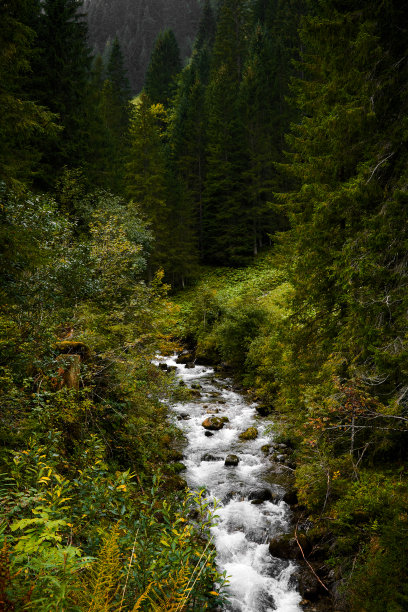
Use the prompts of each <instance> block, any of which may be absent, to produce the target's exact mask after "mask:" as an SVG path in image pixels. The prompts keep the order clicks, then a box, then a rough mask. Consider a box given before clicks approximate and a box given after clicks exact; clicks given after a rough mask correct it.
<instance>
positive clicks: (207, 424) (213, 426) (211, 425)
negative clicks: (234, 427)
mask: <svg viewBox="0 0 408 612" xmlns="http://www.w3.org/2000/svg"><path fill="white" fill-rule="evenodd" d="M201 424H202V426H203V427H204V429H209V430H210V431H218V430H219V429H222V428H223V427H224V421H223V420H222V419H220V418H219V417H216V416H211V417H208V419H205V420H204V421H203V422H202V423H201Z"/></svg>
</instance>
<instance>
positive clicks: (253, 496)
mask: <svg viewBox="0 0 408 612" xmlns="http://www.w3.org/2000/svg"><path fill="white" fill-rule="evenodd" d="M248 499H249V500H250V501H252V500H254V501H256V502H257V503H260V504H261V503H262V502H264V501H273V499H274V495H273V493H272V491H271V490H270V489H254V490H252V491H250V492H249V494H248Z"/></svg>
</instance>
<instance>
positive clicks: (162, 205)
mask: <svg viewBox="0 0 408 612" xmlns="http://www.w3.org/2000/svg"><path fill="white" fill-rule="evenodd" d="M166 129H167V117H166V111H165V109H164V107H163V105H161V104H153V105H152V104H151V102H150V99H149V98H148V96H147V95H146V94H145V93H142V94H141V96H140V98H139V100H138V101H137V103H136V105H135V108H134V111H133V114H132V119H131V124H130V133H129V153H128V161H127V163H126V187H127V193H128V195H129V197H131V198H132V200H133V201H134V202H135V204H136V205H139V206H140V207H141V209H142V211H143V213H144V214H145V215H146V217H147V219H148V220H149V221H150V223H151V227H152V230H153V235H154V240H155V242H154V247H153V250H152V256H151V259H150V267H149V268H150V272H152V271H155V270H157V269H158V268H160V267H163V268H164V271H165V274H166V279H167V280H168V281H171V282H172V284H173V285H180V284H181V285H184V283H185V280H186V279H187V278H188V277H189V276H191V275H192V274H193V272H194V266H195V260H196V255H195V246H194V236H193V231H192V218H191V208H190V206H189V203H188V201H187V199H186V197H185V193H184V188H183V185H182V184H180V182H179V180H178V179H177V177H176V175H175V173H174V171H173V169H172V167H171V164H170V162H169V158H168V153H167V147H166V146H165V138H166Z"/></svg>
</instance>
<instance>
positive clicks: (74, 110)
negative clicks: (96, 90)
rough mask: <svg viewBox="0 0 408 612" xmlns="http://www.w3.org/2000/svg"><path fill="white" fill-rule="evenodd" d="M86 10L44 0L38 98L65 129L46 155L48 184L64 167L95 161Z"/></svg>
mask: <svg viewBox="0 0 408 612" xmlns="http://www.w3.org/2000/svg"><path fill="white" fill-rule="evenodd" d="M81 5H82V2H81V0H43V1H42V3H41V13H40V18H39V21H38V31H37V36H38V42H39V44H40V45H41V49H40V53H39V54H38V56H37V57H36V61H35V63H34V65H33V69H34V71H35V79H34V80H33V83H34V92H33V94H34V95H35V96H36V98H37V99H38V100H39V101H40V102H41V103H42V104H44V105H47V106H48V107H49V108H50V109H51V110H52V111H53V112H55V113H58V115H59V116H60V119H61V123H62V125H63V127H64V130H63V132H62V134H61V136H60V137H59V138H58V140H55V142H54V143H53V146H52V147H51V148H50V149H49V150H48V152H47V159H46V161H47V163H48V167H49V172H48V177H46V180H47V181H49V180H52V179H53V177H54V176H55V173H56V172H57V173H58V172H59V171H60V169H61V168H62V167H63V166H64V165H72V163H73V162H74V164H75V165H76V166H79V165H81V164H85V163H86V162H87V161H89V160H90V158H91V156H92V152H91V151H90V150H89V146H88V138H89V124H87V105H88V103H89V86H88V85H89V77H90V67H91V56H90V51H89V49H88V45H87V26H86V22H85V21H84V19H83V15H82V14H81V13H80V9H81Z"/></svg>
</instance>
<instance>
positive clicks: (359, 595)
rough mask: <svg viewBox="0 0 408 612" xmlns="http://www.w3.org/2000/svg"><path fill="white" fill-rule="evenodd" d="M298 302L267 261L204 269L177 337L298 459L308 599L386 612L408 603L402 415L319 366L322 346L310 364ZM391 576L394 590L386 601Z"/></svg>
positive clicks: (334, 364) (186, 298)
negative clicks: (253, 405) (252, 404)
mask: <svg viewBox="0 0 408 612" xmlns="http://www.w3.org/2000/svg"><path fill="white" fill-rule="evenodd" d="M292 297H293V292H292V288H291V285H290V283H288V281H287V279H286V278H285V276H284V274H283V273H282V272H281V271H277V270H276V269H274V268H273V262H272V261H271V260H268V258H264V259H261V260H260V261H259V262H258V263H256V264H254V266H252V267H250V268H246V269H245V270H243V269H241V270H229V269H226V270H225V269H215V270H206V271H205V272H204V274H203V276H202V278H201V280H200V281H199V282H198V284H197V285H196V286H195V287H194V288H192V289H190V290H188V291H186V292H184V293H181V294H178V295H177V296H175V301H176V302H177V303H178V305H179V307H180V308H181V315H182V319H181V323H180V324H179V328H178V334H179V337H181V338H183V339H184V341H185V342H186V344H187V350H188V351H190V353H192V354H191V355H190V357H189V359H190V360H192V361H194V360H196V363H204V364H208V363H212V364H216V368H219V369H220V371H223V372H224V373H228V375H233V376H234V380H235V381H236V383H238V384H240V385H242V388H243V389H244V390H245V394H246V395H247V396H248V397H250V398H251V400H253V401H256V402H257V405H258V408H257V410H258V412H259V414H260V415H261V416H262V417H263V418H266V417H268V416H272V417H273V423H274V425H273V430H274V431H275V435H276V436H278V438H277V439H278V440H279V441H281V442H282V443H286V444H287V445H288V446H290V448H291V449H292V451H293V452H292V453H291V459H290V461H291V462H293V463H294V464H295V465H296V470H295V471H294V472H293V478H294V488H295V490H296V495H297V504H294V505H293V512H294V516H295V526H296V525H297V524H298V523H299V525H298V534H301V538H303V540H302V541H303V542H304V544H305V545H304V546H303V545H302V548H303V552H304V556H305V559H306V560H305V559H304V558H303V554H302V552H301V551H300V549H299V545H298V543H297V542H296V540H295V542H294V544H295V545H296V546H295V547H294V548H293V549H292V553H293V555H294V557H298V562H300V563H304V567H305V572H306V573H311V575H312V578H311V581H312V582H314V587H313V590H314V592H315V594H313V595H311V594H310V592H309V590H308V588H305V591H304V595H305V599H307V598H309V600H310V601H311V603H310V604H308V605H310V606H312V607H311V609H321V610H325V611H326V610H329V609H331V607H330V606H333V607H334V609H335V610H336V611H339V612H340V611H344V612H350V611H353V612H361V610H363V609H365V607H366V606H367V605H368V604H366V603H364V602H366V601H370V602H371V601H372V600H373V601H375V602H376V603H375V605H374V609H375V611H376V612H382V611H383V610H384V609H387V606H388V605H389V602H390V601H398V602H400V601H401V602H402V601H404V597H405V595H399V594H398V593H399V592H402V593H403V592H404V588H405V587H403V585H401V580H400V578H399V575H400V563H399V561H398V558H399V556H400V555H403V556H404V555H405V554H406V553H405V551H406V550H407V548H408V542H407V536H406V529H405V524H406V507H407V505H408V500H407V494H406V490H407V489H406V483H407V478H406V474H405V467H404V461H403V455H404V451H403V448H404V446H403V445H402V440H403V439H404V436H405V434H404V423H403V422H402V421H401V423H400V422H399V421H397V420H395V419H394V420H392V419H393V416H392V413H393V410H394V409H393V408H390V407H388V408H386V407H385V406H383V405H382V404H381V402H380V401H379V400H378V399H376V398H375V397H373V396H372V394H371V391H370V389H369V388H368V387H367V386H364V384H363V383H362V382H358V381H351V382H349V383H348V384H347V383H346V382H345V379H342V378H341V377H340V376H339V375H338V372H339V371H340V370H341V362H338V361H337V360H336V358H335V356H334V355H331V356H330V355H328V356H327V360H326V361H325V362H324V361H322V355H323V352H322V351H323V348H322V347H319V345H318V344H317V345H316V347H315V349H316V350H315V354H314V356H313V355H312V354H311V353H310V350H309V349H310V344H311V339H310V337H309V336H308V335H307V329H306V328H305V329H302V328H301V327H299V326H297V324H296V320H297V319H296V317H295V316H294V315H293V312H292V309H293V302H292ZM306 346H309V348H308V349H307V350H308V352H307V354H306V353H305V352H304V351H305V350H306V349H305V347H306ZM325 352H326V353H327V349H326V348H325ZM353 411H354V412H353ZM387 412H388V415H389V416H388V417H387ZM353 414H354V420H353ZM387 419H388V420H387ZM353 423H354V425H353ZM393 425H395V426H396V427H395V429H393V428H392V426H393ZM354 426H355V427H354ZM399 441H400V443H399ZM271 469H272V466H271ZM292 537H293V538H294V534H292ZM299 541H300V540H299ZM294 551H296V552H294ZM292 553H291V554H292ZM280 554H286V555H287V554H288V553H280ZM291 558H293V557H291ZM308 563H309V564H310V566H311V567H312V569H313V571H311V570H310V566H309V565H308ZM306 570H307V571H306ZM313 572H315V573H316V574H317V576H318V579H316V576H314V574H313ZM384 576H386V577H387V581H386V582H387V585H386V586H385V587H382V588H381V591H379V590H378V584H380V583H381V584H382V583H383V581H384ZM319 580H320V581H321V583H323V584H321V583H320V582H319ZM323 585H324V586H323ZM326 588H327V589H328V591H329V593H328V592H327V591H326ZM370 594H371V595H370ZM313 599H314V601H312V600H313ZM320 600H321V602H322V603H319V601H320ZM377 602H378V603H377ZM380 602H382V603H380ZM370 605H371V606H372V604H371V603H370ZM395 605H396V606H397V607H396V609H397V610H398V611H401V612H402V611H403V610H404V609H405V607H404V606H405V604H402V603H396V604H395ZM319 606H320V608H319ZM384 606H385V607H384ZM370 612H371V609H370Z"/></svg>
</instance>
